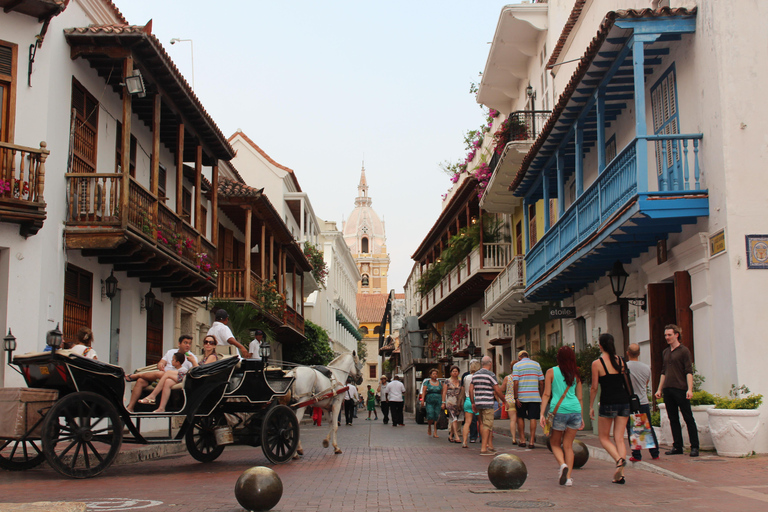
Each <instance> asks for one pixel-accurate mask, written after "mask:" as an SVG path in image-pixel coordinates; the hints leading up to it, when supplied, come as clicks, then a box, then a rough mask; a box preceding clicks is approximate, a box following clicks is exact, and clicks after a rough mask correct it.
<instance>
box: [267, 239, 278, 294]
mask: <svg viewBox="0 0 768 512" xmlns="http://www.w3.org/2000/svg"><path fill="white" fill-rule="evenodd" d="M274 275H275V235H273V234H272V233H270V234H269V273H268V275H267V277H266V280H270V279H272V276H274ZM275 284H277V279H275ZM278 292H279V290H278Z"/></svg>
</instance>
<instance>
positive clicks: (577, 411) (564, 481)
mask: <svg viewBox="0 0 768 512" xmlns="http://www.w3.org/2000/svg"><path fill="white" fill-rule="evenodd" d="M581 396H582V395H581V380H580V379H579V372H578V367H577V366H576V354H575V353H574V352H573V349H572V348H571V347H569V346H563V347H560V350H558V351H557V366H555V367H554V368H550V369H549V370H547V374H546V376H545V377H544V394H543V395H542V398H541V400H542V401H541V403H543V404H544V403H550V404H551V403H556V404H557V405H555V407H554V408H553V409H552V410H551V412H549V414H546V413H545V412H542V414H541V418H540V420H539V422H540V423H541V426H542V428H544V433H547V430H548V429H549V430H551V436H550V438H549V445H550V447H551V448H552V454H553V455H554V456H555V459H556V460H557V463H558V464H560V468H559V469H558V473H557V475H558V478H559V482H560V485H566V486H568V487H570V486H572V485H573V478H571V472H572V471H573V440H574V439H575V438H576V432H577V431H579V430H581V429H583V428H584V420H583V419H582V417H581V411H582V406H581V405H582V404H581ZM550 399H551V400H552V402H550ZM561 442H562V445H563V446H562V448H561V447H560V443H561Z"/></svg>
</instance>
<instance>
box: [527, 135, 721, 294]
mask: <svg viewBox="0 0 768 512" xmlns="http://www.w3.org/2000/svg"><path fill="white" fill-rule="evenodd" d="M701 139H702V135H701V134H679V135H645V136H640V137H636V138H635V139H633V140H632V141H631V142H630V144H628V145H627V146H626V147H625V148H624V149H623V150H622V151H621V152H620V153H619V154H618V155H617V156H616V157H615V158H614V159H613V160H612V161H611V162H610V163H609V164H608V165H607V166H606V168H605V170H604V171H603V172H602V173H600V174H599V176H598V177H597V179H596V180H595V181H594V182H593V183H592V184H591V185H590V186H589V187H588V188H587V189H586V190H585V191H584V193H583V194H582V195H581V196H579V197H578V199H577V200H576V201H575V202H574V203H573V204H572V205H570V207H569V208H568V209H567V210H566V211H565V213H564V214H563V215H562V216H561V217H560V219H558V221H557V222H556V223H555V224H554V225H553V226H552V227H551V228H550V229H549V230H548V231H547V232H546V233H545V235H544V236H543V237H542V239H541V240H539V242H538V243H537V244H536V245H535V246H534V247H533V248H532V249H531V250H530V251H529V252H528V254H527V255H526V258H525V262H526V274H527V276H528V287H527V289H526V298H528V299H533V300H553V299H559V298H563V297H565V296H569V295H571V293H572V292H573V291H576V290H578V289H579V288H581V287H583V286H584V285H586V284H588V283H590V282H592V281H594V280H596V279H598V278H600V277H601V276H603V275H604V274H605V272H606V271H607V270H608V269H609V267H610V264H611V263H612V262H613V261H615V260H617V259H618V260H621V261H624V262H629V261H630V260H631V259H632V258H635V257H637V256H639V255H640V254H642V253H644V252H646V251H647V250H648V249H649V248H650V247H652V246H655V244H656V242H657V241H658V240H663V239H666V238H667V237H668V235H669V234H670V233H675V232H679V231H681V230H682V226H683V225H685V224H692V223H695V222H696V220H697V218H698V217H701V216H706V215H708V214H709V199H708V194H707V191H706V190H701V189H700V186H701V185H700V177H701V170H700V167H699V142H700V140H701ZM643 145H645V146H649V145H650V146H652V148H653V150H654V151H653V152H650V153H649V156H650V155H651V154H653V153H654V152H655V153H656V156H657V157H658V158H657V160H658V161H660V162H670V165H662V169H663V170H662V172H661V173H659V174H658V180H657V185H658V189H659V190H658V191H645V192H642V189H643V183H642V182H643V180H645V181H646V183H647V175H648V169H647V164H643V165H641V164H640V163H639V157H640V156H642V155H641V154H642V152H640V153H641V154H640V155H639V154H638V147H642V146H643ZM668 157H669V158H668ZM639 182H640V186H639V185H638V184H639ZM646 188H647V187H646Z"/></svg>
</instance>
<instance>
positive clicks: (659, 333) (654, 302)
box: [648, 283, 676, 392]
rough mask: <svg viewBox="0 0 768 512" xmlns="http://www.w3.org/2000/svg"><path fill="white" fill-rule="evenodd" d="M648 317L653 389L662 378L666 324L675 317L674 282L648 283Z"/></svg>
mask: <svg viewBox="0 0 768 512" xmlns="http://www.w3.org/2000/svg"><path fill="white" fill-rule="evenodd" d="M648 318H649V320H648V321H649V324H650V325H649V327H650V336H651V379H652V381H653V386H652V388H651V389H652V390H653V391H654V392H655V391H656V389H658V387H659V379H660V378H661V364H662V358H661V355H662V353H663V352H664V349H665V348H667V342H666V341H665V340H664V326H665V325H668V324H673V323H675V321H676V318H675V285H674V284H673V283H652V284H649V285H648Z"/></svg>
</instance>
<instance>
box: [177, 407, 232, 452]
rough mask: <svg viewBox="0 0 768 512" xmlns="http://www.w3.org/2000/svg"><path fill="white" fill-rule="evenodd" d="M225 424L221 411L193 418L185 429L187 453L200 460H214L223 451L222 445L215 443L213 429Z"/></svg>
mask: <svg viewBox="0 0 768 512" xmlns="http://www.w3.org/2000/svg"><path fill="white" fill-rule="evenodd" d="M226 424H227V420H226V418H224V415H223V414H221V413H213V414H211V415H210V416H201V417H196V418H194V421H193V423H192V427H191V428H190V429H189V430H187V434H186V435H185V436H184V439H185V441H186V442H187V451H188V452H189V454H190V455H191V456H192V457H194V458H195V460H199V461H200V462H213V461H214V460H216V459H217V458H218V457H219V455H221V452H223V451H224V445H221V446H219V445H217V444H216V432H215V430H216V427H221V426H225V425H226Z"/></svg>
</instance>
